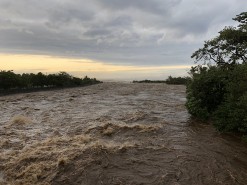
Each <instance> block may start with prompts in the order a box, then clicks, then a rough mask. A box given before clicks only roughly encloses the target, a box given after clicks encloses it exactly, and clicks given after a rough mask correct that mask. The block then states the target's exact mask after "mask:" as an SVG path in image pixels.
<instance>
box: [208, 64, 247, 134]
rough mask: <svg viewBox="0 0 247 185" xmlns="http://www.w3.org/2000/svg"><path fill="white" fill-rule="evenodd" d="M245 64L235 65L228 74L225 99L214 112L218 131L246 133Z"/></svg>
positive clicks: (246, 73)
mask: <svg viewBox="0 0 247 185" xmlns="http://www.w3.org/2000/svg"><path fill="white" fill-rule="evenodd" d="M246 113H247V64H241V65H237V66H236V67H235V68H234V70H232V71H231V72H230V74H229V81H228V83H227V86H226V94H225V101H224V102H222V104H221V105H220V106H219V108H218V109H217V110H216V111H215V113H214V116H213V118H214V125H215V126H216V128H217V129H218V130H220V131H224V132H229V131H235V132H242V133H247V114H246Z"/></svg>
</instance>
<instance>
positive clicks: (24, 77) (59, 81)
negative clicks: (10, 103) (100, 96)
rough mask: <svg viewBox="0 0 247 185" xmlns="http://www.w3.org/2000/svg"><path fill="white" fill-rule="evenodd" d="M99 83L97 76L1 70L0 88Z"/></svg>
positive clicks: (70, 85)
mask: <svg viewBox="0 0 247 185" xmlns="http://www.w3.org/2000/svg"><path fill="white" fill-rule="evenodd" d="M96 83H99V81H98V80H96V79H95V78H93V79H92V78H88V77H87V76H86V77H85V78H83V79H81V78H77V77H73V76H71V75H69V74H68V73H66V72H60V73H58V74H49V75H45V74H43V73H41V72H39V73H38V74H33V73H24V74H15V73H14V72H13V71H0V90H1V91H5V90H11V89H35V88H49V87H50V88H51V87H75V86H83V85H89V84H96Z"/></svg>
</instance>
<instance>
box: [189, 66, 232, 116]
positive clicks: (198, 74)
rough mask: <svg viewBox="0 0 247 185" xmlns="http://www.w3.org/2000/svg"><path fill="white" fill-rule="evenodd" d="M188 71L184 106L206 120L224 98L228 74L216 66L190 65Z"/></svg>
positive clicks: (194, 114) (191, 112)
mask: <svg viewBox="0 0 247 185" xmlns="http://www.w3.org/2000/svg"><path fill="white" fill-rule="evenodd" d="M190 72H191V75H192V79H191V81H189V83H188V84H187V102H186V107H187V109H188V111H189V113H190V114H192V115H193V116H195V117H198V118H200V119H202V120H206V119H208V118H209V117H210V115H211V114H212V113H213V112H214V111H215V110H216V109H217V107H218V106H219V105H220V104H221V102H222V101H223V99H224V95H225V92H226V89H225V87H226V82H227V79H228V75H227V72H226V71H225V70H224V69H222V68H218V67H216V66H207V67H203V66H197V67H192V69H191V71H190Z"/></svg>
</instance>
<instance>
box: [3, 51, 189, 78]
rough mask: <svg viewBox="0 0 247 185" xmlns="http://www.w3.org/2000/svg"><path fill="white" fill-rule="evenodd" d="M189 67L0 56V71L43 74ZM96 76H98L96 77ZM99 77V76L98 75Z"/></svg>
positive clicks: (141, 70) (49, 57) (47, 57)
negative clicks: (126, 64)
mask: <svg viewBox="0 0 247 185" xmlns="http://www.w3.org/2000/svg"><path fill="white" fill-rule="evenodd" d="M189 68H190V66H186V65H174V66H131V65H128V66H125V65H113V64H107V63H103V62H99V61H93V60H90V59H73V58H61V57H51V56H43V55H10V54H0V70H14V71H15V72H27V73H29V72H33V73H37V72H43V73H56V72H59V71H66V72H68V73H73V72H77V73H78V72H81V73H86V74H87V73H92V74H100V73H104V74H105V75H106V74H107V73H109V74H110V73H117V72H119V73H122V74H123V73H124V72H127V73H128V72H137V73H150V72H152V71H153V72H155V71H161V70H176V69H177V70H178V69H184V70H186V69H189ZM96 76H98V75H96ZM99 76H100V75H99Z"/></svg>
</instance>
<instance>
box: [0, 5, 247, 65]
mask: <svg viewBox="0 0 247 185" xmlns="http://www.w3.org/2000/svg"><path fill="white" fill-rule="evenodd" d="M244 7H247V2H246V1H241V2H238V1H237V0H229V1H225V0H219V1H213V0H208V1H204V0H186V1H185V0H184V1H182V0H152V1H150V0H92V1H86V0H42V1H33V0H18V1H16V0H0V52H8V53H25V54H46V55H56V56H61V57H71V58H73V57H74V58H75V57H76V58H77V57H78V58H83V57H84V58H90V59H95V60H99V61H103V62H108V63H114V64H128V65H165V64H169V65H171V64H173V65H174V64H186V62H187V63H188V61H189V60H190V58H189V56H190V54H191V53H192V52H193V50H194V49H196V48H198V47H200V45H201V44H202V43H203V40H205V39H208V38H210V37H212V36H214V35H215V34H217V31H219V30H220V29H222V28H223V27H224V25H231V24H234V23H233V21H231V18H232V17H234V16H235V15H236V14H238V13H240V12H242V11H245V10H244Z"/></svg>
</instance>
